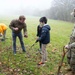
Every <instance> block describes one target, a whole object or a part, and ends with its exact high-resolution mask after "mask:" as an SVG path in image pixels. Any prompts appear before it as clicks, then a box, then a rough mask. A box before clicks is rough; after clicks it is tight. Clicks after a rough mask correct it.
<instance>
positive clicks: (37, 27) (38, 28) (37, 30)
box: [37, 25, 39, 37]
mask: <svg viewBox="0 0 75 75" xmlns="http://www.w3.org/2000/svg"><path fill="white" fill-rule="evenodd" d="M38 36H39V25H38V26H37V37H38Z"/></svg>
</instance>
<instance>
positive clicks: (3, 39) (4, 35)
mask: <svg viewBox="0 0 75 75" xmlns="http://www.w3.org/2000/svg"><path fill="white" fill-rule="evenodd" d="M5 37H6V30H5V31H4V33H3V38H2V39H1V40H2V41H5Z"/></svg>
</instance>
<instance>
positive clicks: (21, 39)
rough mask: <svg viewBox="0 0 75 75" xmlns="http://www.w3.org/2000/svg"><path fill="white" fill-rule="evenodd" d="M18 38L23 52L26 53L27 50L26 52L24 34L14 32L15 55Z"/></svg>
mask: <svg viewBox="0 0 75 75" xmlns="http://www.w3.org/2000/svg"><path fill="white" fill-rule="evenodd" d="M16 37H18V38H19V40H20V44H21V47H22V50H23V52H25V51H26V50H25V47H24V43H23V38H22V33H21V32H19V33H14V32H12V40H13V52H14V54H15V53H16Z"/></svg>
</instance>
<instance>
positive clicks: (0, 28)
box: [0, 23, 7, 41]
mask: <svg viewBox="0 0 75 75" xmlns="http://www.w3.org/2000/svg"><path fill="white" fill-rule="evenodd" d="M6 30H7V26H6V25H5V24H3V23H0V35H3V38H2V39H1V41H5V37H6Z"/></svg>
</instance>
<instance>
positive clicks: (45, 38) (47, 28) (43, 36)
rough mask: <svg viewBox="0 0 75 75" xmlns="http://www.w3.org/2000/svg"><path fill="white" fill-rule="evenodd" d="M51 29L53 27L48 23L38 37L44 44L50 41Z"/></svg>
mask: <svg viewBox="0 0 75 75" xmlns="http://www.w3.org/2000/svg"><path fill="white" fill-rule="evenodd" d="M50 30H51V28H50V26H49V25H48V24H45V25H44V26H43V27H42V32H41V36H40V37H39V39H38V40H39V41H41V43H42V44H48V43H49V42H50Z"/></svg>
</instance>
